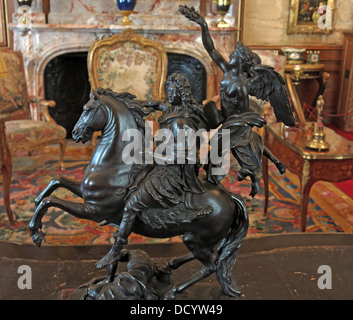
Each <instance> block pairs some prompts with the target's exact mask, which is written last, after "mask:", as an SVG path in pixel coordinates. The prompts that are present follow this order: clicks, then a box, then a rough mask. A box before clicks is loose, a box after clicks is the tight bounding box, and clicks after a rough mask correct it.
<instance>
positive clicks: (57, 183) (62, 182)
mask: <svg viewBox="0 0 353 320" xmlns="http://www.w3.org/2000/svg"><path fill="white" fill-rule="evenodd" d="M61 187H62V188H65V189H67V190H69V191H71V192H72V193H74V194H76V195H77V196H79V197H80V198H82V192H81V182H78V181H74V180H71V179H68V178H65V177H62V176H57V177H55V178H54V179H52V180H51V181H50V182H49V183H48V185H47V186H46V187H45V189H44V190H43V191H42V192H41V193H40V195H39V196H38V197H37V198H36V200H35V207H37V206H38V205H39V203H40V202H41V201H42V200H43V199H44V198H46V197H48V196H50V195H51V194H52V193H53V192H54V191H55V190H56V189H58V188H61Z"/></svg>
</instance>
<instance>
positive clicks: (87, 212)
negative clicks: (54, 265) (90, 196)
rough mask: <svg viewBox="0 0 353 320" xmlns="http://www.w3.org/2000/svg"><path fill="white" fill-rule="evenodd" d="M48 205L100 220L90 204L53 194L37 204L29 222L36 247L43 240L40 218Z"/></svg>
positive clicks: (89, 218) (76, 215)
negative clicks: (68, 199)
mask: <svg viewBox="0 0 353 320" xmlns="http://www.w3.org/2000/svg"><path fill="white" fill-rule="evenodd" d="M50 207H56V208H59V209H62V210H64V211H65V212H68V213H70V214H71V215H73V216H74V217H77V218H81V219H87V220H93V221H96V222H98V221H99V220H100V219H99V217H100V215H99V214H98V212H95V210H94V209H93V208H92V206H88V205H87V204H85V203H77V202H72V201H66V200H62V199H59V198H57V197H54V196H49V197H46V198H44V199H43V200H42V201H40V203H39V204H38V206H37V208H36V210H35V211H34V214H33V217H32V219H31V222H30V223H29V230H30V233H31V236H32V239H33V242H34V243H35V244H36V245H37V246H38V247H40V246H41V243H42V241H43V240H44V233H43V232H42V231H40V229H41V228H42V218H43V216H44V215H45V213H46V212H47V210H48V208H50Z"/></svg>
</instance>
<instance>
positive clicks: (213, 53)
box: [179, 5, 229, 72]
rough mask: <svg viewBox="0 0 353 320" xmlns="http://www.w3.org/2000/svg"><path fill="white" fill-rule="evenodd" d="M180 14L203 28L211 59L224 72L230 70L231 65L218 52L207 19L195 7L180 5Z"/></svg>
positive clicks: (206, 47)
mask: <svg viewBox="0 0 353 320" xmlns="http://www.w3.org/2000/svg"><path fill="white" fill-rule="evenodd" d="M179 12H180V13H181V14H182V15H184V16H185V17H186V18H188V19H189V20H191V21H194V22H196V23H197V24H198V25H200V26H201V32H202V44H203V46H204V47H205V49H206V51H207V52H208V54H209V55H210V57H211V59H212V60H213V61H214V62H215V63H216V64H217V65H218V67H220V68H221V70H222V71H223V72H226V71H227V70H228V68H229V63H228V61H227V60H225V59H224V57H223V56H222V55H221V54H220V53H219V52H218V51H217V50H216V48H215V46H214V43H213V40H212V38H211V35H210V32H209V30H208V25H207V22H206V20H205V18H204V17H202V16H201V15H200V14H199V13H198V12H197V11H196V10H195V9H194V8H193V7H191V8H189V7H188V6H181V5H180V6H179Z"/></svg>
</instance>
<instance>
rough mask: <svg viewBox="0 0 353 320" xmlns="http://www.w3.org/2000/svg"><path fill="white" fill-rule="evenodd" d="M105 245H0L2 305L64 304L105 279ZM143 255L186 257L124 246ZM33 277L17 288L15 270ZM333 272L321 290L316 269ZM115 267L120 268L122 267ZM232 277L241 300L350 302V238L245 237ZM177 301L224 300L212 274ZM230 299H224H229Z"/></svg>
mask: <svg viewBox="0 0 353 320" xmlns="http://www.w3.org/2000/svg"><path fill="white" fill-rule="evenodd" d="M109 248H110V246H105V245H104V246H101V245H95V246H60V247H56V246H46V245H45V244H44V245H43V246H42V247H41V248H37V247H35V246H34V245H19V244H14V243H8V242H0V274H1V275H2V276H1V277H0V299H1V300H4V299H5V300H19V299H25V300H59V299H65V298H67V296H68V295H69V294H70V293H72V291H73V290H74V289H75V288H77V287H79V286H80V285H82V284H84V283H86V282H88V281H90V280H91V279H92V278H95V277H99V276H104V275H105V271H104V270H103V271H102V270H97V269H96V268H95V262H96V261H97V260H99V259H100V258H101V257H103V256H104V255H105V254H106V253H107V252H108V250H109ZM127 248H130V249H142V250H144V251H146V252H147V253H148V254H149V255H150V257H151V258H153V260H154V261H156V263H157V264H160V265H164V264H165V263H166V262H167V261H169V260H170V259H172V258H174V257H178V256H181V255H183V254H186V253H188V251H187V250H186V248H185V247H184V245H183V244H181V243H180V244H179V243H169V244H168V243H165V244H144V245H129V246H127ZM21 265H27V266H29V267H30V269H31V272H32V288H31V289H22V290H21V289H20V288H19V287H18V279H19V278H20V277H21V275H22V274H21V273H18V270H19V269H18V268H19V267H20V266H21ZM323 265H325V266H329V267H330V269H331V271H332V281H331V283H332V289H320V287H319V285H318V283H319V279H320V277H321V276H323V274H322V273H319V267H320V266H323ZM120 268H125V266H124V265H123V264H120V265H119V269H118V270H120ZM200 268H201V265H200V263H199V262H197V261H192V262H189V263H187V264H185V265H183V266H182V267H180V269H178V270H176V271H174V272H173V274H172V277H171V280H172V281H173V282H179V281H182V280H184V279H186V278H187V277H189V276H191V275H192V274H194V273H196V272H197V271H199V270H200ZM233 277H234V279H235V280H236V281H237V282H238V284H239V285H240V286H241V288H242V290H243V295H242V296H241V299H242V300H277V299H281V300H283V299H285V300H304V299H305V300H306V299H312V300H320V299H329V300H335V299H349V300H350V299H353V287H352V283H353V234H323V233H315V234H305V233H304V234H303V233H301V234H286V235H271V236H260V237H258V238H248V239H246V240H245V242H244V244H243V246H242V247H241V250H240V253H239V256H238V261H237V263H236V265H235V267H234V270H233ZM177 299H179V300H195V299H196V300H220V299H222V300H224V299H227V297H225V296H224V295H222V293H221V289H220V286H219V284H218V282H217V280H216V277H215V276H214V275H213V276H211V277H209V278H208V279H205V280H203V281H202V282H200V283H199V284H197V285H195V286H194V287H191V288H189V289H188V290H187V291H186V292H185V293H183V294H182V295H180V296H178V297H177ZM228 299H229V298H228Z"/></svg>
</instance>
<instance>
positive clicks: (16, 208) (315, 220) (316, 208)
mask: <svg viewBox="0 0 353 320" xmlns="http://www.w3.org/2000/svg"><path fill="white" fill-rule="evenodd" d="M90 150H91V149H90V146H89V145H88V146H85V145H84V146H82V144H80V145H77V144H75V143H74V142H73V141H72V140H68V149H67V152H66V157H65V165H66V170H65V171H61V170H60V169H59V163H58V158H59V155H58V154H59V153H58V148H56V147H54V146H50V147H47V148H46V149H45V150H44V151H42V152H40V153H37V154H34V155H32V156H31V157H29V156H27V155H26V154H20V156H19V157H16V158H15V160H14V172H13V180H12V185H11V206H12V210H13V213H14V215H15V217H16V220H17V225H16V226H15V227H10V226H9V225H8V222H7V217H6V214H5V211H4V207H3V198H2V186H0V240H6V241H13V242H19V243H32V240H31V237H30V236H29V231H28V223H29V221H30V219H31V216H32V214H33V211H34V199H35V198H36V197H37V195H38V194H39V193H40V192H41V191H42V190H43V189H44V187H45V186H46V185H47V184H48V182H49V181H50V180H51V179H52V178H53V177H54V176H56V175H59V174H63V175H65V176H66V177H68V178H71V179H75V180H78V181H80V180H81V178H82V175H83V170H84V168H85V166H86V165H87V163H88V160H89V156H90ZM232 168H233V169H236V168H237V165H236V164H233V165H232ZM236 176H237V173H236V171H235V170H231V171H230V173H229V174H228V175H227V176H226V177H225V179H224V180H223V184H224V185H225V186H226V187H227V188H228V189H229V190H231V191H233V192H234V193H238V194H241V195H242V197H243V198H244V200H246V203H247V206H248V210H249V216H250V228H249V232H248V237H253V236H255V235H256V234H259V233H261V234H264V233H266V234H273V233H292V232H300V220H299V192H298V191H299V190H298V183H299V180H298V178H297V177H296V176H295V175H293V174H292V173H290V172H287V173H286V174H285V175H283V176H282V175H280V174H278V172H277V171H276V169H275V167H274V166H270V202H269V210H268V214H267V216H264V214H263V205H264V192H263V187H262V185H261V189H260V192H259V194H258V195H257V196H256V197H255V198H253V199H252V198H250V197H249V196H248V195H249V193H250V183H249V182H248V181H245V182H238V181H237V180H236ZM54 195H55V196H57V197H59V198H62V199H66V200H71V201H72V200H75V201H80V199H78V198H77V197H76V196H74V195H73V194H72V193H71V192H69V191H67V190H65V189H59V190H57V191H55V193H54ZM310 195H311V198H310V201H309V208H308V212H309V214H308V223H307V232H350V233H351V232H353V199H352V198H350V197H349V196H347V195H346V194H345V193H343V192H342V191H341V190H339V189H338V188H337V187H335V186H334V185H333V184H331V183H327V182H317V183H316V184H315V185H314V186H313V188H312V191H311V194H310ZM42 221H43V231H44V232H45V233H46V234H47V236H46V242H45V243H44V245H69V244H83V245H88V244H106V243H112V239H111V236H112V233H113V232H114V231H115V229H114V228H113V227H111V226H105V227H99V226H98V225H97V224H96V223H95V222H90V221H87V220H81V219H77V218H74V217H72V216H71V215H69V214H68V213H65V212H63V211H61V210H60V209H55V208H52V209H49V211H48V213H47V214H46V215H45V217H44V218H43V220H42ZM157 241H158V242H161V241H163V242H168V241H180V238H179V237H175V238H172V239H163V240H157V239H150V238H143V237H141V236H138V235H132V236H131V237H130V242H131V243H137V242H157Z"/></svg>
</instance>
